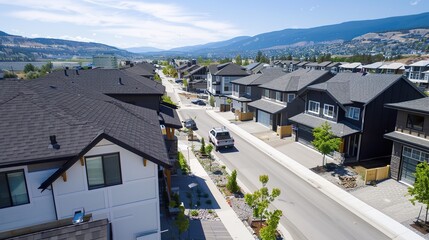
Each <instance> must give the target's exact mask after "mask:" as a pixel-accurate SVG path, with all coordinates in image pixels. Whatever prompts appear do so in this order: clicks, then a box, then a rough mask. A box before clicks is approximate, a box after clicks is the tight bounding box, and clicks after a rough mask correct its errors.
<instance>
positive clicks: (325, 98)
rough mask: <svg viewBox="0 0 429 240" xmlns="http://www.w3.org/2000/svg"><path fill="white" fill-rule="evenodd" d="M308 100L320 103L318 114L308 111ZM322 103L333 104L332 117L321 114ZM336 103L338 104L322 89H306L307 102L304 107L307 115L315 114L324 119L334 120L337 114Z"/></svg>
mask: <svg viewBox="0 0 429 240" xmlns="http://www.w3.org/2000/svg"><path fill="white" fill-rule="evenodd" d="M310 101H315V102H319V104H320V108H319V114H314V113H311V112H308V106H309V102H310ZM324 104H329V105H332V106H334V111H335V112H334V118H329V117H325V116H324V115H323V106H324ZM337 105H338V104H337V103H336V102H335V101H334V100H333V99H332V98H331V96H329V95H328V94H327V93H326V92H322V91H308V92H307V102H306V106H305V109H306V112H307V113H308V114H309V115H313V116H317V117H320V118H324V119H327V120H330V121H335V120H336V118H337V116H338V112H337V109H338V108H337Z"/></svg>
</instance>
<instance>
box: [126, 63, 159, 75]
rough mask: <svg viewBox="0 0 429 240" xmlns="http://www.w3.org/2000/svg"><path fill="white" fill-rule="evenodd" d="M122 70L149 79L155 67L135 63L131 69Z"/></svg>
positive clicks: (153, 73)
mask: <svg viewBox="0 0 429 240" xmlns="http://www.w3.org/2000/svg"><path fill="white" fill-rule="evenodd" d="M124 70H125V71H127V72H130V73H132V74H136V75H138V76H145V77H151V76H154V75H155V67H154V66H153V65H152V64H150V63H146V62H143V63H137V64H135V65H134V66H132V67H129V68H125V69H124Z"/></svg>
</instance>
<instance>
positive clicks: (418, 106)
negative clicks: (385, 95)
mask: <svg viewBox="0 0 429 240" xmlns="http://www.w3.org/2000/svg"><path fill="white" fill-rule="evenodd" d="M386 107H388V108H393V109H399V110H409V111H413V112H420V113H425V114H429V98H428V97H424V98H419V99H415V100H411V101H406V102H399V103H389V104H386Z"/></svg>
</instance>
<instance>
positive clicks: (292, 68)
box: [286, 60, 301, 72]
mask: <svg viewBox="0 0 429 240" xmlns="http://www.w3.org/2000/svg"><path fill="white" fill-rule="evenodd" d="M300 63H301V61H295V60H291V61H288V62H286V68H287V70H288V72H293V71H295V70H297V69H298V68H299V67H300V66H298V64H300Z"/></svg>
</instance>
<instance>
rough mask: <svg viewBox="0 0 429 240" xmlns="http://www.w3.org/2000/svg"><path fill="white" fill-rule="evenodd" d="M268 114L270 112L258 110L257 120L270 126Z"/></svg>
mask: <svg viewBox="0 0 429 240" xmlns="http://www.w3.org/2000/svg"><path fill="white" fill-rule="evenodd" d="M270 116H271V114H269V113H267V112H264V111H261V110H258V122H259V123H262V124H263V125H265V126H267V127H270V123H271V122H270Z"/></svg>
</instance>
